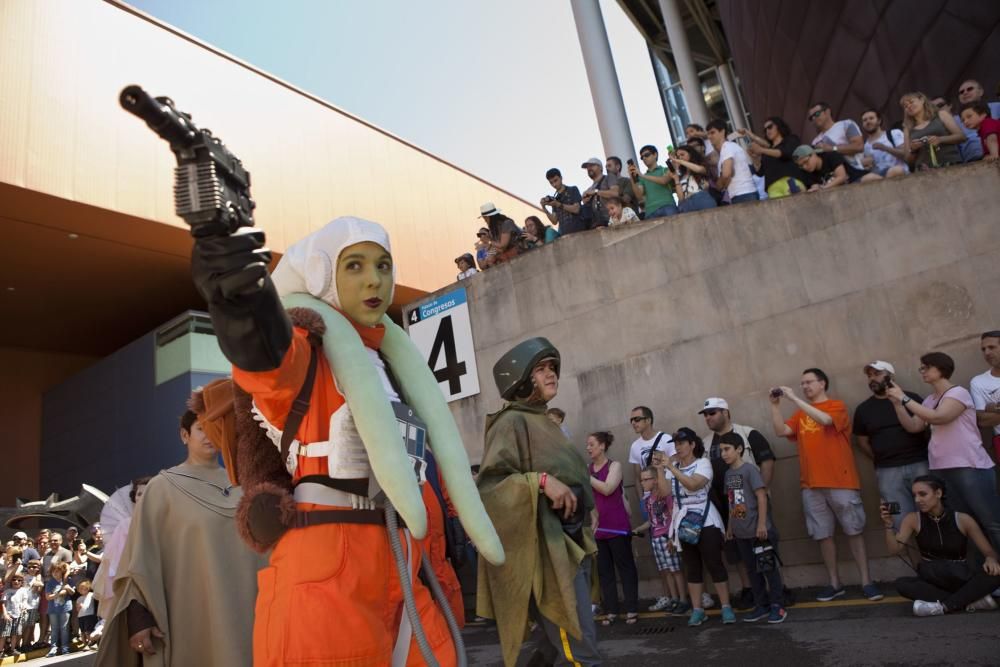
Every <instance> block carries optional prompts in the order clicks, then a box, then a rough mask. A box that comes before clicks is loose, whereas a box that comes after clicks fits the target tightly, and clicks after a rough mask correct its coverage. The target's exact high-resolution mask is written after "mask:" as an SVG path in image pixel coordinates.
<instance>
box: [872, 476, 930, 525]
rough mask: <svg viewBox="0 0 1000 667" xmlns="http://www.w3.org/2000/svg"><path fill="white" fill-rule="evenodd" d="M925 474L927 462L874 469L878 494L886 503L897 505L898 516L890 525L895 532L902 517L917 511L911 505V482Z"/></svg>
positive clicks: (893, 518) (894, 517)
mask: <svg viewBox="0 0 1000 667" xmlns="http://www.w3.org/2000/svg"><path fill="white" fill-rule="evenodd" d="M926 474H927V461H920V462H919V463H907V464H906V465H901V466H887V467H884V468H883V467H876V468H875V475H876V476H877V477H878V492H879V493H881V494H882V497H883V498H884V499H885V500H887V501H888V502H891V503H899V514H897V515H895V516H893V517H892V525H893V526H894V527H895V528H896V530H899V524H900V523H902V522H903V517H904V516H906V515H907V514H909V513H910V512H916V511H917V508H916V506H915V505H914V504H913V480H914V479H916V478H917V477H920V476H921V475H926Z"/></svg>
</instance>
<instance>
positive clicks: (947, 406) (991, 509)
mask: <svg viewBox="0 0 1000 667" xmlns="http://www.w3.org/2000/svg"><path fill="white" fill-rule="evenodd" d="M954 372H955V361H954V360H953V359H952V358H951V357H949V356H948V355H947V354H945V353H944V352H929V353H928V354H925V355H924V356H922V357H920V378H921V379H922V380H923V381H924V382H926V383H927V384H929V385H930V386H931V388H932V390H933V392H932V393H931V394H930V395H929V396H927V398H925V399H924V401H923V403H917V402H916V401H915V400H913V399H911V398H910V397H909V396H907V395H906V394H904V393H903V390H902V389H900V388H899V385H897V384H892V385H891V386H890V387H889V388H888V389H886V394H887V395H888V396H889V400H891V401H892V402H893V403H894V404H897V405H900V406H902V407H904V408H906V409H905V410H897V411H896V414H897V416H899V415H900V414H902V416H901V417H900V419H899V422H900V424H902V425H903V428H905V429H906V430H907V431H909V432H910V433H920V432H922V431H923V430H924V429H925V428H927V426H928V425H930V426H932V428H931V439H930V443H929V444H928V446H927V459H928V464H929V468H930V470H931V471H932V472H933V473H934V474H935V475H937V476H938V477H940V478H941V479H943V480H944V481H945V483H946V484H947V485H948V489H949V490H950V492H951V497H950V501H951V502H950V505H951V506H952V507H953V508H954V509H956V510H958V511H960V512H964V513H966V514H971V515H972V516H973V517H975V519H976V520H977V521H978V522H979V523H980V524H981V525H982V527H983V529H984V530H985V532H986V535H987V536H988V537H989V539H990V541H991V542H992V543H993V546H994V548H996V549H1000V497H998V496H997V482H996V476H995V475H994V473H993V467H994V464H993V460H992V459H991V458H990V456H989V454H987V453H986V450H985V449H984V448H983V439H982V436H981V435H980V433H979V427H978V426H977V425H976V409H975V407H974V405H973V403H972V396H971V395H970V394H969V392H968V390H967V389H966V388H965V387H961V386H959V385H956V384H952V382H951V380H950V378H951V376H952V373H954Z"/></svg>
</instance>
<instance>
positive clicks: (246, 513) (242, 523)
mask: <svg viewBox="0 0 1000 667" xmlns="http://www.w3.org/2000/svg"><path fill="white" fill-rule="evenodd" d="M233 390H234V393H235V401H234V404H235V408H236V433H237V449H236V468H237V470H238V471H239V475H240V482H241V485H242V487H243V498H242V499H241V500H240V504H239V506H238V507H237V509H236V528H237V530H238V531H239V533H240V537H242V538H243V541H244V542H246V543H247V544H248V545H250V547H251V548H252V549H254V550H255V551H259V552H264V551H267V550H268V549H269V548H271V546H272V545H271V544H262V543H261V542H259V541H257V540H255V539H254V537H253V531H252V530H251V527H250V523H249V519H250V506H251V504H252V503H253V501H254V498H255V497H256V496H258V495H260V494H262V493H269V494H274V495H277V496H279V498H280V500H279V506H280V508H281V514H282V517H281V518H282V522H283V523H285V524H286V525H291V520H292V517H293V515H294V512H295V500H294V499H293V498H292V476H291V475H289V474H288V471H287V470H285V466H284V464H283V463H282V461H281V454H280V453H279V452H278V448H277V447H275V446H274V443H273V442H271V440H270V439H269V438H268V437H267V433H265V432H264V429H262V428H261V427H260V425H259V424H257V422H256V421H255V420H254V418H253V412H252V409H251V408H252V405H253V399H252V398H251V396H250V394H248V393H247V392H245V391H243V390H242V389H241V388H240V387H239V386H236V385H234V386H233Z"/></svg>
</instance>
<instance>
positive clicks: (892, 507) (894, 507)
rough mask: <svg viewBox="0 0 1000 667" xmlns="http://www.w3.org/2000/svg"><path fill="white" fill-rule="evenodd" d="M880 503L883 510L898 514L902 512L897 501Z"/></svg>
mask: <svg viewBox="0 0 1000 667" xmlns="http://www.w3.org/2000/svg"><path fill="white" fill-rule="evenodd" d="M882 505H884V506H885V511H886V512H887V513H889V514H899V513H900V512H902V509H901V508H900V506H899V503H897V502H885V503H882Z"/></svg>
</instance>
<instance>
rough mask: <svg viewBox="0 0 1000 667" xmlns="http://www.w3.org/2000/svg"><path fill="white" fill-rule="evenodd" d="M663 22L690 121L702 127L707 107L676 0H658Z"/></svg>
mask: <svg viewBox="0 0 1000 667" xmlns="http://www.w3.org/2000/svg"><path fill="white" fill-rule="evenodd" d="M659 2H660V13H661V14H662V15H663V24H664V25H665V26H666V27H667V39H668V40H669V41H670V51H671V53H673V56H674V62H676V63H677V74H678V76H680V79H681V88H683V89H684V100H685V101H686V102H687V108H688V114H690V116H691V121H692V122H695V123H698V124H699V125H701V126H702V127H704V126H705V125H706V124H707V123H708V121H709V116H708V107H707V106H705V96H704V95H702V94H701V80H700V79H699V78H698V68H697V67H696V66H695V64H694V58H693V57H692V56H691V44H690V43H688V38H687V31H686V30H684V21H683V20H682V19H681V10H680V7H678V5H677V2H678V0H659Z"/></svg>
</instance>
